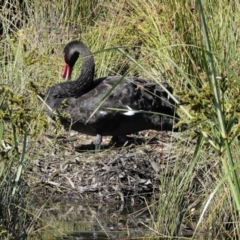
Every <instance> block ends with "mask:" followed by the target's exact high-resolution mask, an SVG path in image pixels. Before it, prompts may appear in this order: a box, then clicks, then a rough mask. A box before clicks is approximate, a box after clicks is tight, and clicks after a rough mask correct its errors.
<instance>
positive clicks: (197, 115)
mask: <svg viewBox="0 0 240 240" xmlns="http://www.w3.org/2000/svg"><path fill="white" fill-rule="evenodd" d="M3 2H4V3H0V23H1V27H2V31H1V36H0V53H1V54H0V71H1V80H0V156H1V158H0V199H1V200H0V209H1V213H0V236H3V237H6V238H7V237H11V236H13V237H14V236H19V235H21V234H25V233H29V232H31V229H32V228H31V227H32V225H31V224H33V223H34V222H31V224H29V225H27V224H26V223H27V219H28V218H29V215H28V214H27V213H29V209H28V206H27V205H28V201H29V200H27V196H26V192H29V191H27V190H26V189H25V187H24V183H25V182H27V181H28V179H27V176H28V175H27V174H24V173H25V172H27V171H28V168H31V166H32V164H33V161H34V160H36V159H37V157H38V155H37V153H36V152H34V149H35V148H34V142H37V141H42V136H43V134H44V132H46V131H52V130H53V132H54V134H55V135H56V136H57V135H58V134H59V133H60V132H61V131H62V129H61V128H59V126H57V127H56V126H55V125H53V124H52V122H48V121H49V120H48V119H47V117H46V116H45V114H44V112H43V111H42V108H43V106H42V104H41V102H40V101H39V100H38V98H37V95H36V92H40V93H44V92H45V91H46V89H47V88H48V87H49V86H51V85H52V84H54V83H57V82H60V81H62V79H61V78H60V74H59V72H60V71H61V67H62V48H63V46H64V44H66V43H67V42H68V41H70V40H72V39H82V40H83V41H84V42H86V43H87V45H88V46H89V47H90V49H91V50H92V52H93V53H94V57H95V59H96V77H101V76H106V75H110V74H122V75H123V74H125V73H128V74H129V75H140V76H143V77H146V78H148V79H151V80H152V81H156V82H160V81H162V79H166V80H167V82H169V83H170V84H171V85H172V86H174V89H175V94H176V95H179V96H180V98H181V102H182V103H181V105H180V107H179V114H180V115H181V117H182V123H183V122H184V123H187V124H189V126H190V128H189V130H188V131H187V132H185V133H184V134H183V135H181V137H179V138H178V139H173V142H172V143H171V144H170V145H171V146H170V148H169V158H170V157H171V156H173V155H174V156H175V157H176V161H175V164H174V166H172V165H169V166H168V167H169V168H170V167H171V168H173V171H174V174H173V175H171V176H169V175H168V173H167V168H166V174H161V175H160V176H159V178H160V181H161V189H160V194H161V196H160V197H159V198H160V200H159V201H158V203H157V204H158V207H157V209H158V210H157V211H156V212H157V221H153V223H152V227H151V229H153V230H154V231H152V234H153V236H154V235H155V234H156V235H157V236H165V237H172V236H174V235H180V224H183V223H184V224H185V223H186V225H188V224H190V225H191V226H193V228H194V229H195V234H199V233H204V234H206V235H207V234H209V235H214V236H217V235H220V234H223V233H224V234H226V235H227V236H228V237H229V238H233V239H234V238H237V236H239V235H240V230H239V217H240V216H239V214H240V187H239V177H238V176H239V164H240V163H239V161H238V159H239V157H240V151H239V130H240V125H239V120H238V119H239V118H240V114H239V113H240V108H239V104H240V97H239V92H240V90H239V89H240V81H239V76H240V68H239V66H238V65H239V56H240V54H239V47H238V46H239V45H238V44H239V39H238V37H239V34H240V28H239V25H240V17H239V16H240V3H238V2H237V1H228V0H222V1H200V0H196V1H178V0H170V1H169V0H161V1H159V0H128V1H124V0H122V1H116V0H108V1H96V0H85V1H69V0H63V1H58V0H52V1H38V0H33V1H30V0H23V1H8V0H5V1H3ZM13 2H14V3H13ZM75 69H76V71H74V74H73V75H75V76H77V75H78V67H76V68H75ZM73 77H74V76H73ZM176 101H178V100H176ZM180 124H181V123H180ZM44 144H45V142H44V141H42V145H43V148H44V147H46V146H44ZM28 145H30V146H31V147H29V148H28ZM183 152H184V154H183ZM180 153H181V154H180ZM183 166H184V167H183ZM196 195H197V198H196ZM28 197H29V196H28ZM193 199H197V200H196V201H195V200H194V201H193ZM150 211H151V209H150ZM153 214H156V213H153ZM20 215H21V217H18V221H17V222H14V221H13V216H14V218H16V216H20ZM154 217H156V216H154ZM14 224H15V225H14ZM23 229H24V230H23ZM226 235H225V236H226Z"/></svg>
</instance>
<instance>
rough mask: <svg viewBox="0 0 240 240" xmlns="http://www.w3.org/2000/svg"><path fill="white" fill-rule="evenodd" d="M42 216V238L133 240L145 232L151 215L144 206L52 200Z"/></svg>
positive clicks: (40, 232)
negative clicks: (53, 201) (88, 203)
mask: <svg viewBox="0 0 240 240" xmlns="http://www.w3.org/2000/svg"><path fill="white" fill-rule="evenodd" d="M41 219H42V226H41V228H42V229H43V230H41V231H39V234H40V235H41V238H42V239H78V240H80V239H81V240H85V239H95V240H103V239H135V238H139V237H143V236H144V235H146V233H147V232H146V227H144V225H145V226H146V225H148V224H149V219H150V214H149V211H148V210H147V208H146V207H144V205H135V206H131V205H121V204H119V205H117V204H112V205H111V204H110V205H109V204H107V205H106V204H94V205H87V204H85V205H83V204H78V203H73V202H72V203H62V202H55V203H53V204H48V206H45V207H44V210H42V214H41Z"/></svg>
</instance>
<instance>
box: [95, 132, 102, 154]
mask: <svg viewBox="0 0 240 240" xmlns="http://www.w3.org/2000/svg"><path fill="white" fill-rule="evenodd" d="M101 142H102V135H100V134H97V136H96V138H95V151H97V150H100V148H101Z"/></svg>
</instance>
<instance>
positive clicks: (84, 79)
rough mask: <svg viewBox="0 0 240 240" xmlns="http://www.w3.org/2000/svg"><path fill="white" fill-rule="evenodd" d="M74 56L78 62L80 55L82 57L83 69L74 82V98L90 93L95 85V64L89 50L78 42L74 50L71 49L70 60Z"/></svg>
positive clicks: (72, 93)
mask: <svg viewBox="0 0 240 240" xmlns="http://www.w3.org/2000/svg"><path fill="white" fill-rule="evenodd" d="M76 54H77V57H76ZM74 55H75V58H76V60H77V58H78V56H79V55H80V56H81V57H82V69H81V72H80V76H79V77H78V78H77V79H76V80H74V81H72V86H73V87H72V88H71V93H70V95H71V96H73V97H79V96H81V95H83V94H84V93H86V92H88V91H89V90H90V89H91V87H92V85H93V79H94V71H95V63H94V58H93V56H92V53H91V52H90V50H89V48H88V47H87V46H86V45H85V44H84V43H82V42H78V43H77V44H75V45H74V47H73V48H71V50H70V52H69V56H70V58H71V56H73V57H74ZM76 60H75V61H76ZM74 63H75V62H74Z"/></svg>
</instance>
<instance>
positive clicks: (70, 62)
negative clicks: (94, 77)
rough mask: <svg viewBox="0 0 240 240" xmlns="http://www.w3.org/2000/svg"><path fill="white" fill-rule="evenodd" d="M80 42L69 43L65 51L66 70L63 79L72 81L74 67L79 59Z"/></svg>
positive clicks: (64, 69)
mask: <svg viewBox="0 0 240 240" xmlns="http://www.w3.org/2000/svg"><path fill="white" fill-rule="evenodd" d="M78 48H79V41H72V42H70V43H68V44H67V45H66V46H65V47H64V50H63V57H64V68H63V71H62V77H63V78H65V79H66V80H69V79H71V74H72V70H73V67H74V65H75V63H76V61H77V59H78V57H79V49H78Z"/></svg>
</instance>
